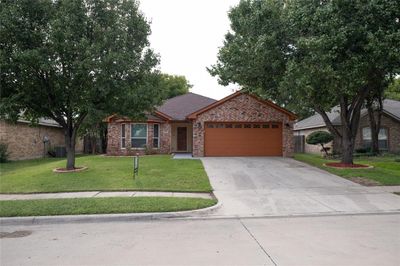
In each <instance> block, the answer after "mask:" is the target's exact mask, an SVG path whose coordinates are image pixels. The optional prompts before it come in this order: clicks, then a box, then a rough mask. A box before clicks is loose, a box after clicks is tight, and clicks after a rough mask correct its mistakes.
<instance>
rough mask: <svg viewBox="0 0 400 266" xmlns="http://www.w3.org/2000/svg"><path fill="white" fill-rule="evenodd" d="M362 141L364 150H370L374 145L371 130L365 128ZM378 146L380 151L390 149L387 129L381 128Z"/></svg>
mask: <svg viewBox="0 0 400 266" xmlns="http://www.w3.org/2000/svg"><path fill="white" fill-rule="evenodd" d="M362 140H363V145H364V148H370V147H371V145H372V137H371V128H369V127H364V128H363V129H362ZM378 146H379V149H380V150H387V149H388V138H387V129H386V128H381V129H380V130H379V134H378Z"/></svg>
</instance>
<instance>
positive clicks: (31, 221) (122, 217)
mask: <svg viewBox="0 0 400 266" xmlns="http://www.w3.org/2000/svg"><path fill="white" fill-rule="evenodd" d="M221 205H222V204H221V203H220V202H217V204H215V205H213V206H210V207H207V208H203V209H197V210H189V211H178V212H154V213H121V214H83V215H59V216H29V217H2V218H0V226H7V225H41V224H62V223H102V222H129V221H144V220H161V219H174V218H181V219H183V218H194V217H196V215H198V217H201V215H206V214H210V213H212V212H214V211H215V210H217V209H219V208H220V207H221Z"/></svg>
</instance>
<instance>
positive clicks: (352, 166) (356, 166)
mask: <svg viewBox="0 0 400 266" xmlns="http://www.w3.org/2000/svg"><path fill="white" fill-rule="evenodd" d="M324 166H326V167H332V168H339V169H369V168H374V167H373V166H372V165H367V164H357V163H354V164H350V163H324Z"/></svg>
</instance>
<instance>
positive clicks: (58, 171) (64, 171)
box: [53, 166, 88, 173]
mask: <svg viewBox="0 0 400 266" xmlns="http://www.w3.org/2000/svg"><path fill="white" fill-rule="evenodd" d="M86 169H88V168H87V167H86V166H82V167H75V169H73V170H67V168H55V169H53V172H54V173H75V172H81V171H84V170H86Z"/></svg>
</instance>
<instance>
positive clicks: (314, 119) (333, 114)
mask: <svg viewBox="0 0 400 266" xmlns="http://www.w3.org/2000/svg"><path fill="white" fill-rule="evenodd" d="M383 112H384V113H386V114H387V115H389V116H391V117H393V118H395V119H397V120H399V121H400V101H396V100H391V99H386V100H384V101H383ZM326 114H327V115H328V117H329V120H330V121H331V122H332V124H333V125H338V126H340V125H341V124H342V123H341V120H340V108H339V106H335V107H333V108H332V110H331V111H330V112H328V113H326ZM366 114H367V110H366V109H362V110H361V116H364V115H366ZM325 126H326V125H325V122H324V120H323V119H322V117H321V115H319V114H317V113H316V114H314V115H312V116H310V117H307V118H305V119H303V120H301V121H299V122H297V123H296V124H295V125H294V130H300V129H308V128H317V127H325Z"/></svg>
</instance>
